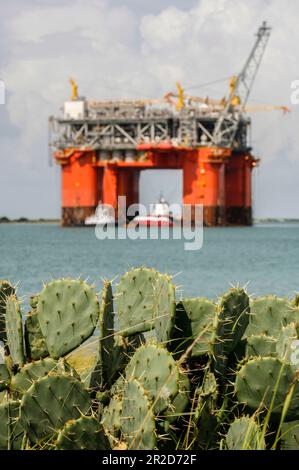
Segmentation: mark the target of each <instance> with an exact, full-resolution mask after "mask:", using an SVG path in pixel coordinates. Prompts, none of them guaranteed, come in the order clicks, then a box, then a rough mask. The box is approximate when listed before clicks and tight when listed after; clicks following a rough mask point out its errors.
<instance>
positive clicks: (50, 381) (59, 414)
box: [20, 375, 91, 443]
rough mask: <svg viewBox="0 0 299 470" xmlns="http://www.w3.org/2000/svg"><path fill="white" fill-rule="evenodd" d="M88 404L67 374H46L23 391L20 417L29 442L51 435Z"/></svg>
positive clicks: (85, 391)
mask: <svg viewBox="0 0 299 470" xmlns="http://www.w3.org/2000/svg"><path fill="white" fill-rule="evenodd" d="M90 407H91V402H90V398H89V394H88V392H87V390H85V389H84V387H83V385H82V383H80V382H78V381H77V380H75V379H74V378H73V377H70V376H63V375H48V376H46V377H43V378H41V379H39V380H37V381H36V382H35V383H34V384H33V385H31V387H30V388H29V389H28V390H27V391H26V392H25V393H24V395H23V397H22V401H21V407H20V420H21V424H22V426H23V427H24V429H25V430H26V431H27V434H28V436H29V438H30V440H31V441H32V442H34V443H35V442H38V441H39V440H41V439H43V438H45V437H47V436H53V435H54V434H55V433H56V432H57V431H58V430H59V429H61V428H63V426H64V425H65V423H66V422H67V421H69V420H71V419H78V418H79V417H80V416H81V415H82V414H86V413H87V412H88V411H89V410H90Z"/></svg>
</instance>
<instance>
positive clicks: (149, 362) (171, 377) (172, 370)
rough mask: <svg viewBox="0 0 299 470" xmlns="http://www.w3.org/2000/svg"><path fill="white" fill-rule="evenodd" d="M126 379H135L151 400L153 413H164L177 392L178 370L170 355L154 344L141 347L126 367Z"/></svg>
mask: <svg viewBox="0 0 299 470" xmlns="http://www.w3.org/2000/svg"><path fill="white" fill-rule="evenodd" d="M126 379H127V380H131V379H137V380H138V381H139V382H140V383H141V385H142V386H143V387H144V389H145V390H146V392H147V393H148V396H149V398H150V399H151V400H153V409H154V413H155V414H157V413H159V412H162V411H164V410H165V409H166V408H167V407H168V406H169V404H170V403H171V401H172V399H173V398H174V397H175V396H176V395H177V393H178V392H179V380H180V369H179V368H178V366H177V364H176V362H175V360H174V359H173V357H172V356H171V354H170V353H169V352H168V351H167V350H166V349H164V348H163V347H161V346H158V345H156V344H146V345H144V346H141V347H140V348H139V349H137V351H136V352H135V354H134V356H133V357H132V358H131V360H130V362H129V364H128V365H127V367H126Z"/></svg>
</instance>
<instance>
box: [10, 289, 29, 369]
mask: <svg viewBox="0 0 299 470" xmlns="http://www.w3.org/2000/svg"><path fill="white" fill-rule="evenodd" d="M5 326H6V335H7V345H8V348H9V353H10V357H11V359H12V362H13V364H14V365H17V366H22V365H23V364H24V360H25V358H24V339H23V325H22V315H21V310H20V304H19V302H18V300H17V298H16V296H15V295H11V296H9V297H8V298H7V301H6V314H5Z"/></svg>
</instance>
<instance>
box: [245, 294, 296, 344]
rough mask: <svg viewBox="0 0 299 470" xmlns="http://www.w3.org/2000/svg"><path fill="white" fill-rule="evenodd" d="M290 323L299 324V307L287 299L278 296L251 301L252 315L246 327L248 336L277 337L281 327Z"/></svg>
mask: <svg viewBox="0 0 299 470" xmlns="http://www.w3.org/2000/svg"><path fill="white" fill-rule="evenodd" d="M290 323H295V324H296V326H297V325H299V308H298V307H294V306H292V304H291V303H290V302H289V301H288V300H287V299H280V298H278V297H276V296H273V295H271V296H266V297H260V298H257V299H255V300H253V301H252V302H251V315H250V321H249V325H248V327H247V329H246V333H245V335H246V337H247V338H248V337H249V336H251V335H261V334H263V335H267V336H272V337H273V338H277V337H278V336H279V334H280V331H281V327H282V326H286V325H288V324H290Z"/></svg>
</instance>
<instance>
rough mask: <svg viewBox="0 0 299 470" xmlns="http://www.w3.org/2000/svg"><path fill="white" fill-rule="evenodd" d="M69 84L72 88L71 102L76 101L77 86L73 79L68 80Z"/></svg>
mask: <svg viewBox="0 0 299 470" xmlns="http://www.w3.org/2000/svg"><path fill="white" fill-rule="evenodd" d="M70 84H71V87H72V96H71V100H72V101H77V99H78V85H77V82H76V81H75V80H74V79H73V78H70Z"/></svg>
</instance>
